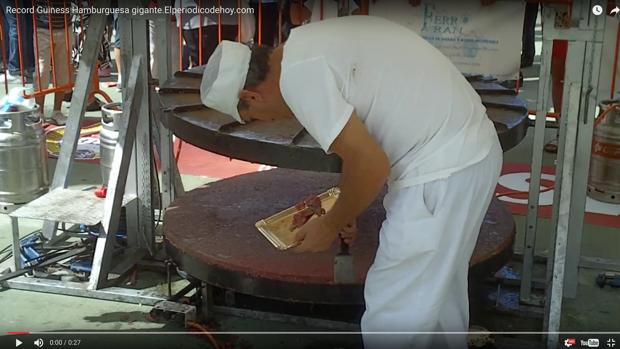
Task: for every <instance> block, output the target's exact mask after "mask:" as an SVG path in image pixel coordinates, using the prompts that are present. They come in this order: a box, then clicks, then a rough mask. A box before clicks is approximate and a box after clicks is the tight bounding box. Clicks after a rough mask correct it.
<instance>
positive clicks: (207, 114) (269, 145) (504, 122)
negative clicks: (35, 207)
mask: <svg viewBox="0 0 620 349" xmlns="http://www.w3.org/2000/svg"><path fill="white" fill-rule="evenodd" d="M203 70H204V66H201V67H196V68H193V69H191V70H189V71H186V72H177V73H176V74H175V75H174V77H173V78H172V79H170V80H169V81H168V82H166V84H164V86H162V88H161V89H160V91H159V95H160V98H161V103H162V109H163V110H164V113H163V120H162V122H163V123H164V125H165V126H166V127H168V128H169V129H170V130H172V131H173V132H174V133H175V134H176V135H177V136H178V137H180V138H181V139H183V140H185V141H187V142H189V143H191V144H193V145H195V146H197V147H200V148H203V149H205V150H209V151H212V152H215V153H218V154H221V155H225V156H229V157H232V158H236V159H241V160H245V161H251V162H257V163H262V164H267V165H273V166H278V167H285V168H293V169H302V170H312V171H327V172H339V171H340V159H339V158H338V157H336V156H335V155H326V154H325V153H324V152H323V150H321V148H320V147H319V145H318V144H317V142H316V141H315V140H314V139H313V138H312V137H311V136H310V135H309V134H308V133H307V132H306V131H305V130H304V129H303V127H302V126H301V125H300V124H299V123H298V122H297V121H294V120H283V121H277V122H270V123H260V122H252V123H248V124H246V125H241V124H236V123H234V122H232V119H230V118H229V117H226V116H225V115H222V114H220V113H218V112H216V111H213V110H211V109H208V108H206V107H204V106H203V105H202V104H201V102H200V82H201V78H202V76H201V73H202V71H203ZM468 80H469V81H470V83H471V84H472V85H473V86H474V88H475V89H476V91H477V92H478V93H479V94H480V95H481V99H482V102H483V104H484V105H485V106H486V107H487V114H488V116H489V118H490V119H491V120H492V121H493V123H494V124H495V129H496V130H497V134H498V136H499V139H500V143H501V144H502V148H503V149H504V151H506V150H509V149H511V148H512V147H514V146H516V145H517V144H519V142H521V140H522V139H523V138H524V137H525V133H526V131H527V127H528V118H527V107H526V104H525V101H523V99H521V98H520V97H518V96H516V95H515V93H514V91H513V90H509V89H506V88H505V87H503V86H501V85H499V84H497V83H496V82H493V81H492V80H490V79H483V78H480V77H468ZM188 106H191V109H192V110H191V112H188V111H187V107H188ZM212 119H213V120H212ZM210 121H213V122H210ZM227 123H231V125H226V127H222V125H223V124H227Z"/></svg>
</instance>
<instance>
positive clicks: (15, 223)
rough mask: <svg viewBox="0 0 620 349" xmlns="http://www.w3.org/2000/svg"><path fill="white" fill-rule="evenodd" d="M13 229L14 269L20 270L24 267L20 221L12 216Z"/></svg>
mask: <svg viewBox="0 0 620 349" xmlns="http://www.w3.org/2000/svg"><path fill="white" fill-rule="evenodd" d="M11 230H12V231H13V266H14V268H15V269H14V270H13V271H18V270H20V269H21V268H22V261H21V252H20V250H21V249H20V247H21V244H20V241H19V221H18V220H17V217H11Z"/></svg>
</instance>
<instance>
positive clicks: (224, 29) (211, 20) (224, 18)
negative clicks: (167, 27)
mask: <svg viewBox="0 0 620 349" xmlns="http://www.w3.org/2000/svg"><path fill="white" fill-rule="evenodd" d="M242 3H245V1H243V2H242ZM199 5H200V1H198V0H176V1H175V4H174V6H175V7H176V8H185V9H188V8H193V7H199ZM220 5H221V6H222V7H223V8H230V9H235V10H236V9H237V7H238V2H237V0H221V1H220ZM211 6H213V2H209V1H206V0H203V1H202V7H211ZM242 6H243V5H242ZM186 12H189V10H187V11H185V12H183V13H181V14H180V13H179V11H177V12H176V20H177V26H180V25H181V23H182V28H183V40H184V41H185V48H186V50H187V52H186V53H187V55H188V59H189V62H188V65H187V66H185V65H184V68H188V67H195V66H198V65H201V64H206V63H207V60H208V59H209V57H210V56H211V54H212V53H213V51H214V50H215V48H216V47H217V45H218V43H219V40H218V39H219V37H218V30H221V39H222V40H231V41H235V40H237V34H238V30H239V28H238V25H237V24H238V23H237V22H238V18H239V17H240V16H239V15H238V14H237V13H235V14H232V15H226V14H222V15H220V16H218V15H216V14H203V15H202V16H201V15H199V14H196V15H191V14H186ZM201 17H202V23H201V21H200V18H201ZM218 21H219V23H218ZM218 24H219V26H218ZM242 25H244V23H243V22H242ZM200 27H202V29H199V28H200ZM218 27H219V29H218ZM201 31H202V33H201ZM201 34H202V38H200V36H201ZM252 36H253V33H252ZM200 41H202V62H200V52H199V51H200V50H199V45H200Z"/></svg>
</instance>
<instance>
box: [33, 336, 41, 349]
mask: <svg viewBox="0 0 620 349" xmlns="http://www.w3.org/2000/svg"><path fill="white" fill-rule="evenodd" d="M33 344H34V345H36V346H37V347H39V348H41V347H43V339H41V338H39V339H37V340H36V341H34V342H33Z"/></svg>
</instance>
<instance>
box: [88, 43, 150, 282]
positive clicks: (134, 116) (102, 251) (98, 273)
mask: <svg viewBox="0 0 620 349" xmlns="http://www.w3.org/2000/svg"><path fill="white" fill-rule="evenodd" d="M144 64H145V63H144V57H143V56H141V55H138V56H135V57H134V59H133V62H132V64H131V70H130V72H129V81H128V83H127V85H126V90H127V92H126V96H127V98H126V99H125V101H124V104H123V117H122V119H121V127H119V130H120V131H119V136H118V141H117V144H116V149H115V150H114V160H113V162H112V169H111V171H110V180H109V182H108V194H107V197H106V199H105V204H104V215H103V220H102V222H101V223H102V228H101V230H100V232H99V236H98V238H97V245H96V247H95V255H94V256H93V265H92V271H91V274H90V280H89V289H100V288H102V287H105V286H107V281H108V271H109V270H110V268H111V262H112V252H113V247H114V237H115V234H116V231H117V229H118V223H119V220H120V215H121V207H122V200H123V195H124V192H125V185H126V182H127V175H128V171H129V162H130V157H129V156H127V154H131V149H132V148H133V147H134V145H135V143H136V142H135V141H136V138H137V127H138V123H139V114H138V113H139V111H140V108H141V104H142V103H141V100H142V97H143V96H144V95H145V86H144V84H142V83H141V82H143V81H144V80H145V79H146V76H145V75H144V69H142V68H143V67H144ZM141 80H142V81H141ZM149 193H150V186H149ZM128 236H129V234H128Z"/></svg>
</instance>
